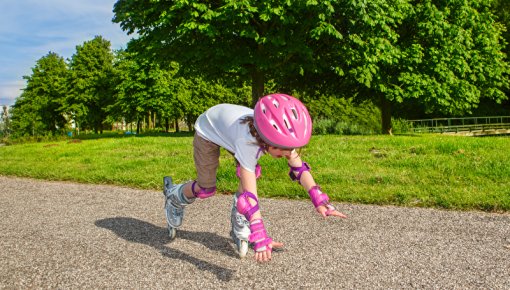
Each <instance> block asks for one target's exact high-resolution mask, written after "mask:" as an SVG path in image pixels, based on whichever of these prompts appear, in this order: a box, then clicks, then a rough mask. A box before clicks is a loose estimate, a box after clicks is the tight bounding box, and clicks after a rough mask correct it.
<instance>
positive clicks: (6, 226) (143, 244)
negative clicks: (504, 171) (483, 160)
mask: <svg viewBox="0 0 510 290" xmlns="http://www.w3.org/2000/svg"><path fill="white" fill-rule="evenodd" d="M231 200H232V197H231V196H221V195H217V196H215V197H212V198H210V199H207V200H202V201H197V202H196V203H195V204H193V205H192V206H190V207H188V208H187V211H186V219H185V222H184V225H183V227H182V228H181V231H179V232H178V234H177V235H178V236H177V239H176V240H175V241H173V242H170V241H169V240H168V237H167V231H166V223H165V219H164V213H163V209H162V206H163V195H162V194H161V193H160V192H157V191H150V190H135V189H129V188H122V187H113V186H104V185H83V184H74V183H68V182H46V181H37V180H32V179H22V178H11V177H2V176H0V217H1V219H0V288H2V289H3V288H9V289H20V288H21V289H23V288H60V289H75V288H87V289H92V288H102V289H104V288H116V289H134V288H136V289H139V288H150V289H159V288H170V289H183V288H186V289H211V288H214V289H225V288H227V289H262V288H273V289H326V288H333V289H353V288H356V289H374V288H379V289H388V288H392V289H395V288H397V289H402V288H427V289H430V288H434V289H480V288H484V289H489V288H490V289H510V215H508V214H487V213H479V212H449V211H440V210H432V209H411V208H398V207H379V206H364V205H351V204H338V207H339V209H340V210H341V211H342V212H344V213H346V214H348V215H349V218H348V219H327V220H324V219H322V218H320V217H319V216H317V215H315V214H314V212H313V211H312V207H311V204H310V202H308V201H287V200H275V199H262V200H261V207H262V210H263V214H264V215H265V220H266V221H267V222H266V223H267V224H268V231H269V233H270V234H271V235H272V237H273V238H274V239H275V240H277V241H281V242H283V243H285V248H286V249H285V251H283V252H279V253H275V254H274V257H273V261H271V262H270V263H267V264H257V263H256V262H254V260H253V252H250V253H249V254H248V255H249V256H248V258H246V259H244V260H240V259H238V258H236V255H235V252H234V250H233V247H232V243H231V242H230V238H229V234H228V233H229V230H230V225H229V220H230V217H229V215H230V203H231Z"/></svg>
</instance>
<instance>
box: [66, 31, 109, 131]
mask: <svg viewBox="0 0 510 290" xmlns="http://www.w3.org/2000/svg"><path fill="white" fill-rule="evenodd" d="M113 59H114V55H113V52H112V50H111V44H110V41H108V40H106V39H104V38H103V37H101V36H96V37H95V38H94V39H92V40H90V41H86V42H84V43H83V45H78V46H77V47H76V53H75V54H74V55H73V56H72V58H71V60H70V63H69V68H70V74H69V85H70V91H69V95H68V98H67V104H66V106H65V110H66V111H67V112H69V114H70V115H72V116H73V117H74V118H75V120H76V121H77V123H78V125H80V126H81V127H89V128H92V129H93V130H94V131H95V132H96V133H97V132H101V133H102V132H103V124H104V122H105V120H106V117H107V114H106V108H107V107H108V106H109V105H110V104H111V103H112V102H113V85H112V83H111V80H112V78H113Z"/></svg>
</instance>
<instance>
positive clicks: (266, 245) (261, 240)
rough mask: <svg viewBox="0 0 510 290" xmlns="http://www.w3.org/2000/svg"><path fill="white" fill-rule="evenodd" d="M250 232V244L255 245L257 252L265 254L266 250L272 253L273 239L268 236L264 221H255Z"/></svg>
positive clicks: (251, 224)
mask: <svg viewBox="0 0 510 290" xmlns="http://www.w3.org/2000/svg"><path fill="white" fill-rule="evenodd" d="M250 231H251V234H250V238H249V239H250V243H253V249H254V250H255V251H256V252H263V251H266V250H269V251H272V248H271V243H272V242H273V239H271V238H270V237H268V236H267V232H266V228H265V227H264V222H262V219H256V220H253V221H252V222H251V223H250Z"/></svg>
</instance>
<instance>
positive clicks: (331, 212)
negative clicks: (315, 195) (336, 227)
mask: <svg viewBox="0 0 510 290" xmlns="http://www.w3.org/2000/svg"><path fill="white" fill-rule="evenodd" d="M317 212H318V213H320V214H321V215H322V216H323V217H328V216H337V217H341V218H344V219H345V218H347V216H346V215H344V214H343V213H341V212H339V211H337V210H336V209H335V208H334V207H333V206H332V205H330V204H328V205H319V206H318V207H317Z"/></svg>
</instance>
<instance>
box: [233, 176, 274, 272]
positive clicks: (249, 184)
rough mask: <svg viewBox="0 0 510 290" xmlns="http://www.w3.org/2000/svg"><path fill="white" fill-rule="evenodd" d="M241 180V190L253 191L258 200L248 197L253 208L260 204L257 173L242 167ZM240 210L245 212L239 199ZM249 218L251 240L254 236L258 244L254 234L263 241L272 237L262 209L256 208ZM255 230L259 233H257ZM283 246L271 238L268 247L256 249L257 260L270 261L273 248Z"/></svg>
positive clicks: (243, 191)
mask: <svg viewBox="0 0 510 290" xmlns="http://www.w3.org/2000/svg"><path fill="white" fill-rule="evenodd" d="M240 181H241V183H240V184H239V191H240V192H242V193H245V192H248V193H252V194H253V195H254V197H255V198H256V200H254V199H253V198H250V197H248V198H247V199H248V202H249V203H250V205H251V207H252V208H253V207H256V206H258V195H257V181H256V177H255V173H254V172H250V171H248V170H246V169H244V168H243V167H241V170H240ZM238 210H239V212H240V213H242V214H244V213H243V212H241V211H242V209H240V208H239V201H238ZM247 215H249V214H247ZM247 218H249V220H248V221H249V222H250V230H251V231H252V235H250V240H251V239H252V238H254V239H255V241H254V242H255V244H257V242H258V241H259V240H258V238H256V237H254V236H253V235H254V234H255V236H259V237H261V240H262V242H263V240H265V239H270V238H269V237H268V236H267V234H266V231H265V227H264V224H263V223H262V214H261V213H260V210H256V211H255V212H253V213H251V216H249V217H247ZM255 229H256V230H255ZM255 231H256V232H257V233H255ZM250 242H251V241H250ZM281 247H283V244H282V243H279V242H276V241H272V240H271V241H270V242H269V244H268V246H267V247H265V248H262V249H263V250H260V251H257V250H256V252H255V260H257V261H258V262H266V261H269V260H271V251H272V249H273V248H281Z"/></svg>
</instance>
